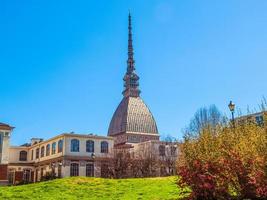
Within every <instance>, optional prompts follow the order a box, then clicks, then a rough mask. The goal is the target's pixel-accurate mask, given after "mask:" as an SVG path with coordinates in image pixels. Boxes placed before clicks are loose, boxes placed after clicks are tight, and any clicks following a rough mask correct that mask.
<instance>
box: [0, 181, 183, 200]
mask: <svg viewBox="0 0 267 200" xmlns="http://www.w3.org/2000/svg"><path fill="white" fill-rule="evenodd" d="M176 180H177V178H176V177H164V178H136V179H102V178H86V177H72V178H64V179H56V180H53V181H47V182H41V183H36V184H29V185H21V186H10V187H0V199H4V200H9V199H19V200H27V199H39V200H40V199H47V200H48V199H57V200H59V199H71V200H76V199H79V200H80V199H97V200H101V199H128V200H134V199H138V200H141V199H153V200H156V199H181V198H183V197H185V196H186V195H188V190H187V189H181V188H178V187H177V185H176V184H175V182H176Z"/></svg>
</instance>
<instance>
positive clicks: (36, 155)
mask: <svg viewBox="0 0 267 200" xmlns="http://www.w3.org/2000/svg"><path fill="white" fill-rule="evenodd" d="M39 154H40V149H39V148H37V149H36V152H35V158H36V159H38V158H39Z"/></svg>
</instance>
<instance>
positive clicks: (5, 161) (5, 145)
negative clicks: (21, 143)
mask: <svg viewBox="0 0 267 200" xmlns="http://www.w3.org/2000/svg"><path fill="white" fill-rule="evenodd" d="M0 132H3V133H4V136H3V143H2V154H1V156H0V159H1V160H0V163H1V164H8V160H9V138H10V134H11V131H8V130H0ZM6 134H7V135H6Z"/></svg>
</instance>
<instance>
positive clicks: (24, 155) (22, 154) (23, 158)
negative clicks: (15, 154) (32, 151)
mask: <svg viewBox="0 0 267 200" xmlns="http://www.w3.org/2000/svg"><path fill="white" fill-rule="evenodd" d="M19 161H27V151H21V152H19Z"/></svg>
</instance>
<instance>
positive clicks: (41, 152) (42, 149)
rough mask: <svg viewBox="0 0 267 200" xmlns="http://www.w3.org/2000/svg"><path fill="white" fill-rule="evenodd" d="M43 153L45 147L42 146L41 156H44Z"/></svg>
mask: <svg viewBox="0 0 267 200" xmlns="http://www.w3.org/2000/svg"><path fill="white" fill-rule="evenodd" d="M44 153H45V148H44V146H43V147H42V148H41V158H42V157H44Z"/></svg>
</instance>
